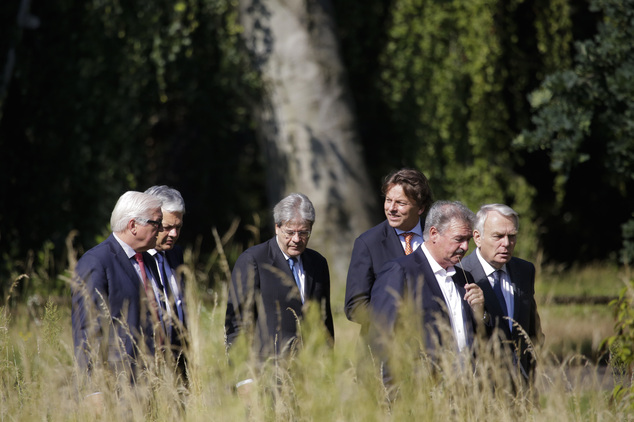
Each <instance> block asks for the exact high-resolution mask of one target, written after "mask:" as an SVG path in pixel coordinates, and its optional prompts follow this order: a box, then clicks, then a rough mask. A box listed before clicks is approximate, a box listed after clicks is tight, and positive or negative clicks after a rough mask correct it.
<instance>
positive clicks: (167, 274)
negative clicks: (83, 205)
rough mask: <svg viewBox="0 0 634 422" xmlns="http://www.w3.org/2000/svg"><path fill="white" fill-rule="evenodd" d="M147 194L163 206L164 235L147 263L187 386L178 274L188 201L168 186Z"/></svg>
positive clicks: (182, 300)
mask: <svg viewBox="0 0 634 422" xmlns="http://www.w3.org/2000/svg"><path fill="white" fill-rule="evenodd" d="M145 193H147V194H149V195H153V196H156V197H157V198H159V199H160V200H161V201H162V203H163V205H162V206H161V210H162V212H163V231H161V232H160V233H159V235H158V238H157V241H156V246H155V247H154V248H153V249H150V250H148V252H147V255H149V257H146V262H147V265H148V267H149V268H150V270H151V272H152V276H153V278H154V280H156V284H157V287H158V289H159V291H160V295H161V297H160V299H161V317H162V318H161V320H162V321H163V324H164V328H165V330H166V334H167V340H168V345H169V348H170V349H171V351H172V355H173V357H174V361H175V362H176V367H177V368H178V370H179V371H178V373H177V375H178V376H179V377H181V378H182V380H183V381H184V382H185V384H187V360H186V356H185V353H186V348H187V343H188V341H187V330H186V328H187V321H186V306H185V283H184V279H183V277H182V276H181V274H179V272H178V267H180V266H181V265H183V250H182V248H181V247H180V246H178V245H176V241H177V240H178V238H179V236H180V233H181V229H182V227H183V216H184V215H185V201H184V200H183V197H182V196H181V194H180V192H179V191H177V190H176V189H173V188H170V187H168V186H152V187H151V188H149V189H148V190H146V191H145ZM144 255H145V254H144Z"/></svg>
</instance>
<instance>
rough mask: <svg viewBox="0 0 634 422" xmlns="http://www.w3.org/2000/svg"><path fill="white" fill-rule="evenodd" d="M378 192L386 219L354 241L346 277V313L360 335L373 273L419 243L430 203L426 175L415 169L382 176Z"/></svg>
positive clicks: (364, 325) (366, 321)
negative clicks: (382, 201) (359, 329)
mask: <svg viewBox="0 0 634 422" xmlns="http://www.w3.org/2000/svg"><path fill="white" fill-rule="evenodd" d="M382 192H383V195H384V196H385V201H384V204H383V209H384V211H385V217H386V219H385V221H383V222H382V223H380V224H378V225H377V226H375V227H373V228H371V229H370V230H368V231H366V232H365V233H363V234H362V235H361V236H359V237H358V238H357V239H356V240H355V242H354V247H353V249H352V256H351V259H350V266H349V267H348V277H347V280H346V298H345V301H346V303H345V312H346V316H347V317H348V319H349V320H350V321H354V322H357V323H359V324H361V336H362V337H365V335H366V334H367V330H368V326H369V319H368V317H369V315H368V305H369V303H370V293H371V291H372V286H373V285H374V282H375V280H376V277H377V274H378V273H379V271H380V270H381V268H382V267H383V264H385V263H386V262H387V261H389V260H391V259H395V258H398V257H401V256H404V255H406V254H408V253H411V252H412V251H415V250H416V249H417V248H418V246H420V244H421V243H422V242H423V230H422V227H421V222H420V219H421V216H422V215H423V213H424V212H425V211H426V210H427V209H429V206H430V205H431V203H432V194H431V189H430V187H429V183H428V181H427V178H426V177H425V175H424V174H423V173H421V172H419V171H418V170H413V169H401V170H398V171H395V172H392V173H391V174H389V175H388V176H387V177H386V178H385V180H384V182H383V186H382Z"/></svg>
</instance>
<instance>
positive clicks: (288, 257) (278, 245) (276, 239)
mask: <svg viewBox="0 0 634 422" xmlns="http://www.w3.org/2000/svg"><path fill="white" fill-rule="evenodd" d="M275 243H276V244H277V247H278V248H280V252H282V255H284V258H285V259H286V260H287V261H288V260H289V259H291V257H290V256H288V255H286V252H284V251H283V250H282V247H281V246H280V242H279V239H278V238H277V235H275ZM295 259H296V260H297V262H301V260H302V256H301V255H300V256H298V257H295Z"/></svg>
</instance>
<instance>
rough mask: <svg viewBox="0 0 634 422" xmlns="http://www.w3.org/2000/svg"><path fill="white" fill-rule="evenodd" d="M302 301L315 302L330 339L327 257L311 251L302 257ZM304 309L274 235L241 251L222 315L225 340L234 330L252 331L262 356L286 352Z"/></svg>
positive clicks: (232, 338)
mask: <svg viewBox="0 0 634 422" xmlns="http://www.w3.org/2000/svg"><path fill="white" fill-rule="evenodd" d="M301 260H302V265H303V268H304V275H305V292H304V296H305V302H306V304H308V303H310V302H315V305H317V306H318V307H319V309H320V310H321V318H322V320H323V323H324V326H325V327H326V329H327V331H328V333H329V334H330V336H331V338H332V339H333V340H334V324H333V320H332V312H331V309H330V273H329V270H328V263H327V262H326V259H325V258H324V257H323V256H321V255H320V254H319V253H318V252H316V251H314V250H312V249H306V250H305V251H304V253H302V255H301ZM303 310H304V307H303V305H302V300H301V295H300V291H299V288H298V287H297V284H295V280H294V278H293V275H292V273H291V270H290V267H289V266H288V263H287V261H286V258H285V257H284V254H283V253H282V251H281V249H280V247H279V245H278V244H277V238H276V237H275V236H274V237H273V238H272V239H270V240H268V241H267V242H264V243H261V244H259V245H256V246H253V247H251V248H249V249H247V250H246V251H244V252H243V253H242V254H241V255H240V257H238V260H237V261H236V264H235V266H234V268H233V272H232V273H231V285H230V287H229V298H228V302H227V313H226V317H225V331H226V334H227V344H228V345H231V344H232V343H233V342H234V341H235V339H236V337H237V336H238V334H240V333H242V332H246V333H253V348H254V351H255V352H256V353H258V354H259V356H260V357H261V358H262V359H266V358H267V357H270V356H280V355H284V354H285V353H287V352H288V351H290V350H291V349H292V347H293V346H294V343H295V340H296V339H297V337H298V332H297V320H296V318H297V317H299V318H300V319H301V318H302V315H303Z"/></svg>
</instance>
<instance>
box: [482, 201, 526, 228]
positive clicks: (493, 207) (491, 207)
mask: <svg viewBox="0 0 634 422" xmlns="http://www.w3.org/2000/svg"><path fill="white" fill-rule="evenodd" d="M491 211H495V212H499V213H500V214H502V215H503V216H505V217H509V218H511V220H513V223H515V229H516V230H519V228H520V216H519V214H518V213H517V212H515V210H514V209H513V208H511V207H509V206H508V205H504V204H486V205H482V206H481V207H480V210H479V211H478V213H477V214H476V222H475V227H474V228H473V229H474V230H477V231H479V232H480V233H484V222H485V221H486V219H487V217H488V215H489V213H490V212H491Z"/></svg>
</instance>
